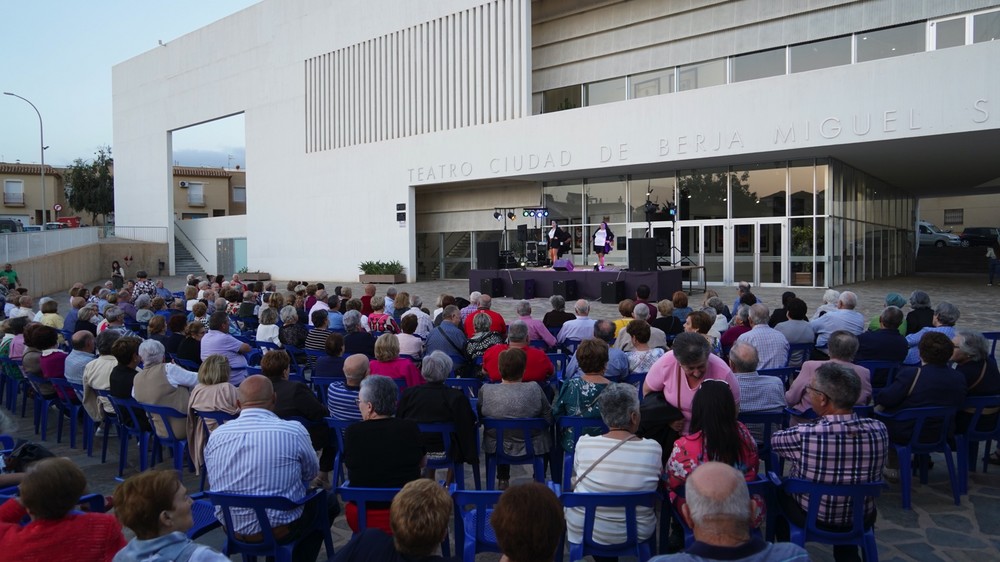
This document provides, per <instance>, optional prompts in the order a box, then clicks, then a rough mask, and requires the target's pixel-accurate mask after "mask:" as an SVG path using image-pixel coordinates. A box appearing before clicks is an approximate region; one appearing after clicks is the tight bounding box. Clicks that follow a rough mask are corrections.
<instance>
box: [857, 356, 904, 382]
mask: <svg viewBox="0 0 1000 562" xmlns="http://www.w3.org/2000/svg"><path fill="white" fill-rule="evenodd" d="M855 364H856V365H859V366H861V367H864V368H865V369H868V372H869V373H871V375H870V380H871V383H872V388H873V389H876V388H877V389H882V388H885V387H887V386H889V385H890V384H892V381H893V380H895V378H896V373H897V372H898V371H899V363H896V362H895V361H856V362H855Z"/></svg>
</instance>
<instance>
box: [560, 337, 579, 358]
mask: <svg viewBox="0 0 1000 562" xmlns="http://www.w3.org/2000/svg"><path fill="white" fill-rule="evenodd" d="M580 341H581V340H578V339H574V338H566V339H565V340H563V341H562V343H561V344H560V345H561V346H562V348H563V349H564V350H566V353H567V354H568V355H576V348H578V347H580Z"/></svg>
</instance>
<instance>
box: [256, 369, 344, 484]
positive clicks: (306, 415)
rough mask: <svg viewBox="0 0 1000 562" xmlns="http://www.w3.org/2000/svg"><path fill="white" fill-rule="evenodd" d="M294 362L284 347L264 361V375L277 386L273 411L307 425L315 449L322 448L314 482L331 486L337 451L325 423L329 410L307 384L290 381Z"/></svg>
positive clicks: (273, 386)
mask: <svg viewBox="0 0 1000 562" xmlns="http://www.w3.org/2000/svg"><path fill="white" fill-rule="evenodd" d="M290 364H291V360H290V359H289V357H288V352H286V351H283V350H272V351H269V352H267V353H265V354H264V357H263V358H261V360H260V368H261V374H263V375H264V376H265V377H267V378H268V380H270V381H271V387H272V388H273V389H274V407H273V409H272V410H271V411H272V412H274V415H276V416H278V417H279V418H281V419H283V420H295V421H300V422H301V423H302V425H304V426H305V428H306V431H307V432H309V439H310V440H311V441H312V446H313V449H315V450H316V451H320V450H322V454H321V455H320V457H319V476H318V477H317V480H316V482H314V483H318V484H321V485H323V486H329V485H330V472H331V471H332V470H333V460H334V456H335V455H336V454H337V452H336V451H335V450H334V449H333V448H332V447H330V429H329V428H328V427H327V425H326V423H324V422H323V418H325V417H326V415H327V409H326V406H324V405H323V403H322V402H320V401H319V399H317V398H316V395H315V394H314V393H313V391H312V389H311V388H309V386H307V385H306V384H305V383H301V382H297V381H290V380H288V372H289V365H290ZM302 420H304V421H302Z"/></svg>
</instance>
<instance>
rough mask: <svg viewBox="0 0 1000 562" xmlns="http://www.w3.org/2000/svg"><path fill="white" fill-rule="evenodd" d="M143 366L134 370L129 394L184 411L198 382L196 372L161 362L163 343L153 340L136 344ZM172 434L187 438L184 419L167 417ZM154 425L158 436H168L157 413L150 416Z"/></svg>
mask: <svg viewBox="0 0 1000 562" xmlns="http://www.w3.org/2000/svg"><path fill="white" fill-rule="evenodd" d="M138 351H139V357H140V358H141V359H142V365H143V366H142V370H141V371H139V372H138V373H136V375H135V380H134V382H133V384H132V397H133V398H135V399H136V400H138V401H139V402H140V403H142V404H153V405H155V406H168V407H170V408H173V409H175V410H177V411H178V412H181V413H183V414H186V413H187V407H188V401H189V398H190V396H191V389H192V388H194V386H195V385H196V384H198V373H192V372H191V371H187V370H184V369H182V368H181V367H179V366H177V365H174V364H173V363H164V362H163V353H164V352H163V344H161V343H160V342H158V341H156V340H146V341H144V342H142V344H140V345H139V350H138ZM170 426H171V428H172V429H173V432H174V437H176V438H177V439H187V420H184V419H179V418H170ZM153 428H154V429H155V430H156V434H157V435H158V436H160V437H168V434H167V430H166V428H165V427H164V425H163V419H162V418H161V417H160V416H154V417H153Z"/></svg>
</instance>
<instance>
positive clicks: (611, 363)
mask: <svg viewBox="0 0 1000 562" xmlns="http://www.w3.org/2000/svg"><path fill="white" fill-rule="evenodd" d="M614 331H615V325H614V324H612V323H611V321H610V320H598V321H597V322H594V333H593V336H592V337H593V338H594V339H598V340H601V341H603V342H605V343H606V342H608V341H609V340H610V338H611V336H612V334H613V333H614ZM581 343H582V342H581ZM628 374H629V366H628V356H627V355H625V352H623V351H622V350H620V349H615V348H613V347H610V348H608V366H607V367H605V369H604V376H605V377H607V378H608V379H609V380H612V381H620V380H622V379H624V378H625V377H626V376H628ZM579 376H583V370H582V369H581V368H580V364H579V363H578V362H577V360H576V354H575V353H574V354H573V355H572V356H571V357H570V358H569V362H568V363H566V372H565V373H563V380H569V379H571V378H576V377H579Z"/></svg>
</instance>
